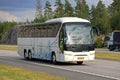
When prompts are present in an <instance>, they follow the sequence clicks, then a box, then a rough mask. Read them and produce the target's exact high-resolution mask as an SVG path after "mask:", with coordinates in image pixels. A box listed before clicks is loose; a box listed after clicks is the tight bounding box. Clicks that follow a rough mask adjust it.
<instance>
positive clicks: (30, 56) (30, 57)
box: [28, 52, 32, 60]
mask: <svg viewBox="0 0 120 80" xmlns="http://www.w3.org/2000/svg"><path fill="white" fill-rule="evenodd" d="M28 59H29V60H32V54H31V52H29V53H28Z"/></svg>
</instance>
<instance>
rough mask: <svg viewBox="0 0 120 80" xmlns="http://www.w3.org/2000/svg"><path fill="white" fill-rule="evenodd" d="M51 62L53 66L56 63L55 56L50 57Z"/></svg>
mask: <svg viewBox="0 0 120 80" xmlns="http://www.w3.org/2000/svg"><path fill="white" fill-rule="evenodd" d="M52 62H53V63H54V64H55V63H56V56H55V55H53V56H52Z"/></svg>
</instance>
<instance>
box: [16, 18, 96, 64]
mask: <svg viewBox="0 0 120 80" xmlns="http://www.w3.org/2000/svg"><path fill="white" fill-rule="evenodd" d="M18 54H19V55H20V56H23V57H24V58H25V59H29V60H31V59H32V58H37V59H44V60H51V61H52V62H53V63H54V64H55V63H56V62H77V63H78V64H82V63H83V61H89V60H94V58H95V47H94V35H93V28H92V26H91V23H90V22H89V21H88V20H85V19H81V18H76V17H63V18H56V19H51V20H48V21H46V22H44V23H36V24H27V25H19V32H18Z"/></svg>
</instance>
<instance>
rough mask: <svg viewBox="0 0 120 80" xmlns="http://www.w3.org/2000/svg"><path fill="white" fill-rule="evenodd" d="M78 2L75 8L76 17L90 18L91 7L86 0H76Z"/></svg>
mask: <svg viewBox="0 0 120 80" xmlns="http://www.w3.org/2000/svg"><path fill="white" fill-rule="evenodd" d="M75 1H76V7H75V15H76V16H77V17H81V18H85V19H88V18H89V7H88V5H87V4H86V1H85V0H75Z"/></svg>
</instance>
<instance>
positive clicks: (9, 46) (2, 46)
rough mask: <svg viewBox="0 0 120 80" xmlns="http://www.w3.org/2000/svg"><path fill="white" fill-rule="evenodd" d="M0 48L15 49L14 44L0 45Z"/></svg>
mask: <svg viewBox="0 0 120 80" xmlns="http://www.w3.org/2000/svg"><path fill="white" fill-rule="evenodd" d="M0 50H14V51H17V46H16V45H0Z"/></svg>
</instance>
